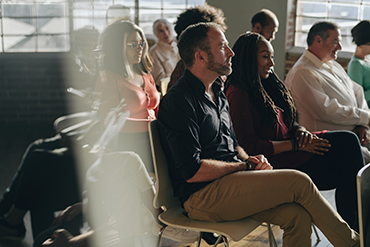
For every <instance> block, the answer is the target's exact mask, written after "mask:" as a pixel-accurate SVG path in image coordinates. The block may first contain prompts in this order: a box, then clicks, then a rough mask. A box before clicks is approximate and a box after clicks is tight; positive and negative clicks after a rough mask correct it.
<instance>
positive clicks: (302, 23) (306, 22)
mask: <svg viewBox="0 0 370 247" xmlns="http://www.w3.org/2000/svg"><path fill="white" fill-rule="evenodd" d="M318 21H325V19H324V18H314V17H297V31H304V32H308V30H309V29H310V28H311V26H312V25H313V24H314V23H315V22H318Z"/></svg>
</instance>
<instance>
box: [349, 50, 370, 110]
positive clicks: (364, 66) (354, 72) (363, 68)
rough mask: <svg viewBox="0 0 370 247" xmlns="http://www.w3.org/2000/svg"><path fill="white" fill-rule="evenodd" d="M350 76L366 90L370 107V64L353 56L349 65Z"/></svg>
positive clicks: (366, 97)
mask: <svg viewBox="0 0 370 247" xmlns="http://www.w3.org/2000/svg"><path fill="white" fill-rule="evenodd" d="M348 75H349V77H350V78H351V79H352V80H353V81H355V82H357V83H358V84H359V85H361V86H362V87H363V88H364V93H365V99H366V101H367V104H368V105H369V106H370V63H369V62H368V61H366V60H362V59H360V58H358V57H355V56H353V57H352V58H351V61H349V64H348Z"/></svg>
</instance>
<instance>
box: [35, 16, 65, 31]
mask: <svg viewBox="0 0 370 247" xmlns="http://www.w3.org/2000/svg"><path fill="white" fill-rule="evenodd" d="M44 22H46V23H45V24H44V25H42V23H44ZM38 27H39V33H43V34H46V33H48V34H65V33H69V24H68V18H42V19H41V21H40V22H38Z"/></svg>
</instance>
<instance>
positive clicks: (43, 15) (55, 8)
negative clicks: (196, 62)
mask: <svg viewBox="0 0 370 247" xmlns="http://www.w3.org/2000/svg"><path fill="white" fill-rule="evenodd" d="M369 1H370V0H369ZM204 3H205V0H140V1H139V4H140V6H139V16H138V17H139V25H140V26H141V27H142V28H143V30H144V32H145V33H146V34H147V35H149V36H150V35H153V34H152V24H153V22H154V21H155V20H157V19H158V18H165V19H167V20H168V21H169V22H170V23H173V22H174V21H175V20H176V18H177V16H178V15H179V14H180V13H181V12H182V11H183V10H184V9H185V8H189V7H193V6H195V5H199V4H204ZM113 4H115V5H119V4H120V5H122V6H126V7H128V8H129V14H125V15H126V16H127V15H128V19H131V20H132V21H134V17H135V0H50V1H42V0H8V1H7V2H4V1H1V0H0V24H2V25H0V35H3V36H0V37H3V38H4V41H3V42H4V47H0V49H1V48H4V49H3V50H4V51H8V52H23V51H26V52H38V51H46V52H47V51H68V50H69V49H70V45H69V42H70V38H69V37H70V33H71V31H73V30H77V29H80V28H85V27H88V28H90V29H94V30H97V31H98V32H99V33H101V32H102V31H103V29H104V28H105V27H106V25H107V21H108V19H107V13H108V12H109V11H108V8H109V7H110V6H112V5H113ZM70 10H71V11H72V12H70ZM126 10H127V9H126ZM113 12H114V11H113ZM110 13H112V12H110ZM69 14H71V15H72V16H71V17H69ZM117 15H118V16H120V17H121V16H123V15H124V14H120V13H118V14H117V13H113V14H112V16H110V17H111V18H114V16H117ZM70 21H73V23H70ZM70 27H73V30H70ZM1 28H2V29H1ZM0 44H2V42H0Z"/></svg>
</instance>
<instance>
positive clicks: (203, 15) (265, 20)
mask: <svg viewBox="0 0 370 247" xmlns="http://www.w3.org/2000/svg"><path fill="white" fill-rule="evenodd" d="M198 15H199V17H198V19H197V18H196V17H197V16H198ZM224 19H225V18H224V13H223V12H222V10H220V9H216V8H215V7H212V6H210V5H208V4H205V5H200V6H198V7H195V8H192V9H187V10H186V11H185V12H183V13H182V14H180V15H179V17H178V18H177V21H176V26H175V30H176V33H177V37H179V36H180V34H181V33H182V31H184V30H185V28H186V27H188V26H190V25H192V24H196V23H199V22H216V23H218V24H220V25H221V26H222V28H223V29H224V30H226V28H227V27H226V25H225V23H224ZM251 23H252V32H255V33H259V34H261V35H262V36H264V37H265V39H267V40H268V41H270V42H271V41H273V40H274V39H275V34H276V33H277V31H278V28H279V21H278V19H277V17H276V15H275V14H274V13H273V12H272V11H270V10H268V9H261V10H260V11H259V12H258V13H256V14H255V15H254V16H253V17H252V19H251ZM184 71H185V65H184V62H183V61H182V60H180V61H179V62H178V63H177V65H176V67H175V69H174V70H173V72H172V74H171V80H170V82H169V84H168V88H167V91H168V90H169V89H170V88H171V87H172V86H173V85H174V84H175V83H176V82H177V81H178V79H179V78H180V77H181V76H182V75H183V74H184ZM224 80H225V78H221V80H220V81H221V83H223V82H224Z"/></svg>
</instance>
